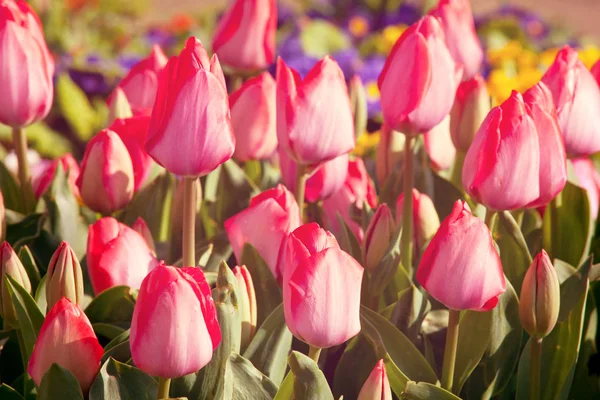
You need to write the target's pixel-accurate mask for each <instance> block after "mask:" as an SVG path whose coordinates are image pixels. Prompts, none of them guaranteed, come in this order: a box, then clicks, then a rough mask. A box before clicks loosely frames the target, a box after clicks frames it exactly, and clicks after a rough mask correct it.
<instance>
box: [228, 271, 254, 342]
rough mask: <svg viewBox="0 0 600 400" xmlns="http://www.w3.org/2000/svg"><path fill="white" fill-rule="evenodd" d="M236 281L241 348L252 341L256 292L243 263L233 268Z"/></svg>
mask: <svg viewBox="0 0 600 400" xmlns="http://www.w3.org/2000/svg"><path fill="white" fill-rule="evenodd" d="M233 274H234V275H235V277H236V279H237V282H238V288H239V290H238V293H239V294H240V296H239V301H240V303H241V308H240V309H241V310H242V349H245V348H246V347H247V346H248V345H249V344H250V341H252V338H253V337H254V333H255V331H256V318H257V311H256V293H255V292H254V284H253V283H252V276H251V275H250V272H249V271H248V269H247V268H246V266H245V265H242V266H241V267H235V268H234V269H233Z"/></svg>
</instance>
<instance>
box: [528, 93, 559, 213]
mask: <svg viewBox="0 0 600 400" xmlns="http://www.w3.org/2000/svg"><path fill="white" fill-rule="evenodd" d="M523 100H525V104H526V106H527V110H528V113H529V115H530V116H531V118H532V119H533V123H534V124H535V126H536V129H537V134H538V142H539V146H540V167H539V168H540V169H539V185H540V195H539V197H538V198H537V200H535V201H534V202H533V203H530V204H529V205H528V207H540V206H544V205H546V204H548V203H550V201H551V200H552V199H553V198H554V197H556V195H557V194H558V193H560V192H561V190H562V189H563V188H564V187H565V183H566V182H567V155H566V153H565V145H564V142H563V138H562V135H561V134H560V127H559V125H558V120H557V117H556V108H555V107H554V101H553V100H552V93H550V91H549V90H548V87H547V86H546V85H545V84H544V83H543V82H540V83H538V84H537V85H535V86H533V87H532V88H531V89H529V90H528V91H527V92H525V94H524V95H523Z"/></svg>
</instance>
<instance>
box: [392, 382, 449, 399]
mask: <svg viewBox="0 0 600 400" xmlns="http://www.w3.org/2000/svg"><path fill="white" fill-rule="evenodd" d="M402 398H403V399H404V398H405V399H408V400H460V398H459V397H456V396H455V395H453V394H452V393H450V392H449V391H447V390H444V389H442V388H441V387H439V386H435V385H432V384H430V383H427V382H419V383H416V382H412V381H411V382H408V383H407V384H406V389H405V390H404V393H402Z"/></svg>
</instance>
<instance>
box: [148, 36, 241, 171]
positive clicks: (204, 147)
mask: <svg viewBox="0 0 600 400" xmlns="http://www.w3.org/2000/svg"><path fill="white" fill-rule="evenodd" d="M234 147H235V138H234V136H233V132H232V127H231V118H230V114H229V101H228V97H227V89H226V87H225V77H224V76H223V71H222V70H221V65H220V64H219V60H218V58H217V57H216V56H213V58H212V59H209V58H208V54H207V53H206V50H204V47H202V43H201V42H200V41H199V40H198V39H196V38H195V37H190V38H189V39H188V40H187V41H186V42H185V47H184V49H183V50H182V51H181V53H180V54H179V56H176V57H171V59H170V60H169V62H168V63H167V66H166V67H165V69H164V70H163V72H162V74H161V76H160V78H159V82H158V91H157V93H156V101H155V103H154V108H153V109H152V116H151V119H150V127H149V128H148V138H147V140H146V151H147V152H148V154H150V156H151V157H152V158H153V159H154V161H156V162H157V163H158V164H160V165H162V166H163V167H165V168H166V169H167V170H168V171H169V172H172V173H174V174H176V175H182V176H189V177H198V176H201V175H206V174H208V173H209V172H211V171H212V170H214V169H215V168H217V167H218V166H219V165H221V164H222V163H224V162H225V161H227V160H229V159H230V158H231V156H232V155H233V151H234Z"/></svg>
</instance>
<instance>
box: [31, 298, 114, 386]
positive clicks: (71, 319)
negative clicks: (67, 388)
mask: <svg viewBox="0 0 600 400" xmlns="http://www.w3.org/2000/svg"><path fill="white" fill-rule="evenodd" d="M103 354H104V350H103V349H102V346H100V343H98V338H97V337H96V334H95V333H94V330H93V328H92V324H91V323H90V320H89V319H88V317H87V316H86V315H85V313H84V312H83V310H82V309H81V308H80V307H79V306H78V305H77V304H74V303H72V302H71V301H70V300H69V299H67V298H66V297H63V298H62V299H60V300H59V301H58V303H56V304H55V305H54V306H53V307H52V308H51V309H50V311H48V314H46V318H45V319H44V322H43V323H42V327H41V329H40V333H39V335H38V337H37V340H36V342H35V346H34V347H33V352H32V353H31V359H30V360H29V364H28V365H27V373H28V374H29V375H30V376H31V377H32V378H33V381H34V382H35V383H36V385H38V387H39V386H40V385H41V383H42V378H43V377H44V374H45V373H46V372H47V371H48V370H49V369H50V367H51V366H52V364H54V363H56V364H58V365H60V366H61V367H63V368H65V369H67V370H68V371H69V372H71V373H72V374H73V376H75V379H77V381H78V382H79V385H81V390H82V392H83V393H87V391H88V390H89V388H90V386H91V385H92V382H94V379H95V378H96V375H97V374H98V371H99V370H100V361H101V359H102V355H103Z"/></svg>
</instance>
